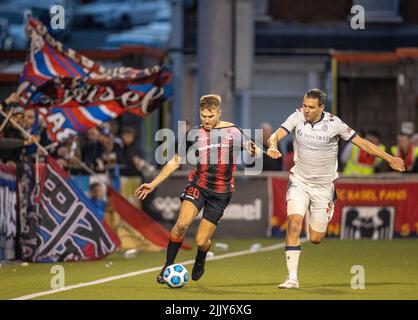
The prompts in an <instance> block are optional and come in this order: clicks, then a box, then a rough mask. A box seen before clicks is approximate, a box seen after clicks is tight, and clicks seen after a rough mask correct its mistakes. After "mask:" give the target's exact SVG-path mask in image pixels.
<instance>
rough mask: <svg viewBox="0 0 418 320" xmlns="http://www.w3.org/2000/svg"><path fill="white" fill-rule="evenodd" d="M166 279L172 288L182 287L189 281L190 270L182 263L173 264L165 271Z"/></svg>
mask: <svg viewBox="0 0 418 320" xmlns="http://www.w3.org/2000/svg"><path fill="white" fill-rule="evenodd" d="M163 276H164V281H165V283H166V284H167V285H168V286H169V287H170V288H181V287H183V286H184V285H185V284H186V283H187V281H189V272H188V271H187V269H186V268H185V267H184V266H183V265H182V264H172V265H170V266H168V267H167V268H166V269H165V271H164V275H163Z"/></svg>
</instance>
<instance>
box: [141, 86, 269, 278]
mask: <svg viewBox="0 0 418 320" xmlns="http://www.w3.org/2000/svg"><path fill="white" fill-rule="evenodd" d="M200 120H201V125H200V126H198V127H195V128H193V129H191V130H190V131H189V132H188V133H187V134H186V135H187V143H186V144H183V145H180V147H179V148H181V147H183V150H180V149H179V150H177V153H176V154H175V155H174V157H173V158H172V159H171V160H170V161H169V162H168V163H167V164H166V165H165V166H164V167H163V168H162V170H161V172H160V173H159V175H158V176H157V177H156V178H155V179H154V180H153V181H151V182H150V183H144V184H142V185H141V186H140V187H138V189H137V190H136V191H135V195H136V196H137V197H138V198H139V199H145V197H146V196H147V195H148V194H149V193H150V192H152V191H153V190H154V189H155V188H156V187H157V186H158V185H159V184H160V183H162V182H163V181H164V180H165V179H167V178H168V177H169V176H170V175H171V174H172V173H173V172H174V171H175V170H177V169H178V168H179V166H180V161H181V158H182V157H184V156H185V153H187V160H188V162H193V164H196V168H195V169H194V171H192V172H190V174H189V177H188V180H189V184H188V185H187V186H186V188H185V189H184V191H183V193H182V194H181V196H180V199H181V200H182V204H181V207H180V213H179V216H178V219H177V222H176V224H175V225H174V227H173V229H172V230H171V238H170V240H169V243H168V246H167V257H166V261H165V264H164V267H163V269H162V270H161V272H160V274H159V275H158V276H157V281H158V282H159V283H164V279H163V273H164V270H165V268H166V267H167V266H169V265H171V264H173V263H174V260H175V258H176V256H177V253H178V251H179V249H180V247H181V244H182V242H183V239H184V236H185V234H186V231H187V229H188V228H189V226H190V225H191V223H192V222H193V220H194V219H195V218H196V216H197V215H198V213H199V212H200V210H201V209H202V208H203V217H202V220H201V222H200V225H199V228H198V231H197V234H196V244H197V247H198V251H197V254H196V259H195V263H194V266H193V270H192V279H193V280H195V281H196V280H199V279H200V278H201V277H202V275H203V273H204V270H205V261H206V255H207V253H208V251H209V249H210V246H211V237H212V234H213V232H214V231H215V229H216V227H217V225H218V223H219V220H220V219H221V218H222V215H223V213H224V210H225V208H226V206H227V205H228V203H229V201H230V200H231V196H232V192H233V191H234V171H235V168H236V158H237V156H238V153H239V152H240V151H241V150H242V149H243V147H244V148H245V149H246V150H247V151H248V152H250V153H251V155H252V156H254V155H255V156H256V157H257V158H259V157H261V154H262V151H261V149H260V148H258V147H256V146H255V144H254V142H252V141H247V142H246V143H243V136H242V133H241V130H240V129H239V128H238V127H236V126H235V125H234V124H233V123H230V122H226V121H221V97H220V96H218V95H215V94H210V95H206V96H202V97H201V98H200ZM190 159H191V160H192V161H189V160H190ZM193 160H195V161H193Z"/></svg>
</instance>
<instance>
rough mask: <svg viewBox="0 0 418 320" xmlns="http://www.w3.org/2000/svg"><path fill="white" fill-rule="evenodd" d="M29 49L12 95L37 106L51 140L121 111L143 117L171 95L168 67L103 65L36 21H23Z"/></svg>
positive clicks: (63, 137)
mask: <svg viewBox="0 0 418 320" xmlns="http://www.w3.org/2000/svg"><path fill="white" fill-rule="evenodd" d="M27 32H28V35H29V37H30V53H29V55H28V57H27V60H26V63H25V67H24V69H23V71H22V74H21V77H20V79H19V87H18V89H17V94H18V96H19V98H20V99H21V101H22V103H23V104H24V105H25V106H26V107H28V108H31V107H32V108H40V109H39V111H40V115H41V116H42V118H43V119H44V120H45V123H46V126H47V128H48V133H49V136H50V138H51V139H52V140H53V141H56V140H58V141H62V140H64V139H66V138H68V137H69V136H71V135H74V134H76V133H82V132H85V131H86V130H87V129H88V128H91V127H94V126H97V125H99V124H101V123H103V122H106V121H109V120H111V119H115V118H116V117H118V116H120V115H121V114H123V113H124V112H128V111H129V112H133V113H134V114H137V115H139V116H142V117H145V116H146V115H147V114H149V113H150V112H152V111H153V110H155V109H156V108H158V107H160V106H161V105H162V103H163V102H164V101H167V99H169V98H170V97H171V96H172V87H171V84H170V80H171V71H170V68H169V67H168V66H165V65H163V66H158V65H157V66H154V67H152V68H149V69H133V68H125V67H120V68H112V69H107V68H105V67H103V66H101V65H99V64H98V63H96V62H95V61H93V60H91V59H89V58H87V57H86V56H84V55H81V54H79V53H78V52H76V51H75V50H73V49H70V48H64V46H63V45H62V43H61V42H59V41H56V40H55V39H54V38H53V37H52V36H50V35H49V34H48V31H47V28H46V27H45V26H44V25H43V24H42V23H41V22H39V21H37V20H34V19H30V20H29V22H28V25H27Z"/></svg>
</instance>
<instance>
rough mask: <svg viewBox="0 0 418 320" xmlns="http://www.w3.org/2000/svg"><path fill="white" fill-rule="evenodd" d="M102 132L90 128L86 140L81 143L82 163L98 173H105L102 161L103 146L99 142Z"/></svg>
mask: <svg viewBox="0 0 418 320" xmlns="http://www.w3.org/2000/svg"><path fill="white" fill-rule="evenodd" d="M99 139H100V132H99V130H98V129H97V128H95V127H94V128H90V129H89V130H87V134H86V135H85V137H84V140H83V141H82V142H81V155H82V161H83V162H84V163H85V164H86V165H87V166H89V167H90V168H91V169H93V170H95V171H97V172H103V171H104V169H105V168H104V163H103V161H102V160H101V156H102V154H103V146H102V144H101V143H100V141H99Z"/></svg>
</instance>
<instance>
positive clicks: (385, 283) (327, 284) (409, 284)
mask: <svg viewBox="0 0 418 320" xmlns="http://www.w3.org/2000/svg"><path fill="white" fill-rule="evenodd" d="M365 285H366V288H367V287H368V286H369V287H377V286H395V285H396V286H398V285H405V286H416V285H417V284H416V283H410V282H366V283H365ZM327 287H331V288H332V287H336V288H344V287H345V288H351V285H350V283H326V284H320V285H314V284H304V285H303V288H307V289H320V288H327Z"/></svg>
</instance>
